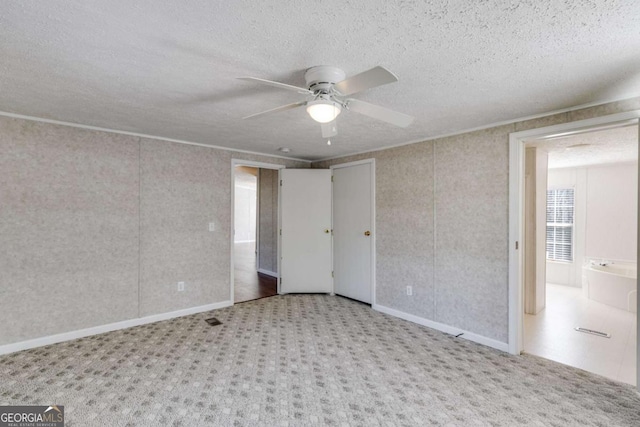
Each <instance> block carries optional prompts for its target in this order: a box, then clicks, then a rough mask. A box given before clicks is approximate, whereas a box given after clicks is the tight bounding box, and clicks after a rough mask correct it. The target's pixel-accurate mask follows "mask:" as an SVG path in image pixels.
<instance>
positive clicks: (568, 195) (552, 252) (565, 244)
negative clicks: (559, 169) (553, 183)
mask: <svg viewBox="0 0 640 427" xmlns="http://www.w3.org/2000/svg"><path fill="white" fill-rule="evenodd" d="M574 211H575V208H574V197H573V188H560V189H555V190H547V259H548V260H551V261H564V262H572V261H573V218H574Z"/></svg>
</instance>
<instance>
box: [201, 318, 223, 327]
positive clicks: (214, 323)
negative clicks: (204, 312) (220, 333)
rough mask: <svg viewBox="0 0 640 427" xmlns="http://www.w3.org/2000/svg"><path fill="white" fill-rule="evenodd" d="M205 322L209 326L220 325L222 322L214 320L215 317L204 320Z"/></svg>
mask: <svg viewBox="0 0 640 427" xmlns="http://www.w3.org/2000/svg"><path fill="white" fill-rule="evenodd" d="M205 322H207V323H208V324H209V325H211V326H218V325H222V322H221V321H219V320H218V319H216V318H215V317H211V318H209V319H205Z"/></svg>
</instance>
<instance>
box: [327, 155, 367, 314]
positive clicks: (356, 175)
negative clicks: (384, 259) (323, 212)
mask: <svg viewBox="0 0 640 427" xmlns="http://www.w3.org/2000/svg"><path fill="white" fill-rule="evenodd" d="M372 168H373V164H371V163H361V164H356V165H352V166H343V165H340V166H337V167H334V169H333V253H334V258H333V269H334V292H335V293H336V294H338V295H343V296H345V297H349V298H353V299H356V300H358V301H362V302H366V303H368V304H371V303H372V300H373V298H372V289H373V286H372V280H371V278H372V272H371V268H372V265H373V260H372V257H373V227H372V225H373V222H372V203H373V182H372V179H371V169H372Z"/></svg>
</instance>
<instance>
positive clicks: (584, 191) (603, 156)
mask: <svg viewBox="0 0 640 427" xmlns="http://www.w3.org/2000/svg"><path fill="white" fill-rule="evenodd" d="M524 147H525V155H524V174H525V179H524V199H523V202H524V203H523V204H524V206H523V211H524V215H523V217H522V220H523V226H524V242H523V243H524V245H523V249H524V263H523V267H524V268H523V276H524V277H523V279H524V280H523V291H524V292H523V293H524V295H523V296H524V304H523V306H524V307H523V308H524V310H523V312H524V328H523V332H524V339H523V350H524V352H526V353H529V354H534V355H537V356H541V357H544V358H547V359H551V360H555V361H557V362H560V363H564V364H567V365H571V366H574V367H577V368H580V369H584V370H586V371H589V372H592V373H596V374H599V375H602V376H605V377H607V378H610V379H613V380H616V381H620V382H625V383H628V384H632V385H636V384H637V380H636V378H637V370H636V360H637V298H638V297H637V274H636V272H637V266H636V260H637V255H638V254H637V245H638V241H637V229H638V210H637V207H638V125H637V121H636V122H632V123H629V122H626V123H621V124H617V125H615V126H611V125H608V126H605V127H604V128H602V127H596V128H593V129H584V130H582V131H580V132H576V133H572V134H570V135H555V136H544V137H536V138H532V139H529V140H526V139H525V140H524Z"/></svg>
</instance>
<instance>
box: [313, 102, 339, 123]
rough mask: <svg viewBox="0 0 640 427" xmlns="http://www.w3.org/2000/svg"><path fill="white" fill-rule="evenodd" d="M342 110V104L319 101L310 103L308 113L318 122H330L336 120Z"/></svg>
mask: <svg viewBox="0 0 640 427" xmlns="http://www.w3.org/2000/svg"><path fill="white" fill-rule="evenodd" d="M341 111H342V108H340V105H338V104H336V103H334V102H323V101H319V102H314V103H309V105H308V106H307V113H309V115H310V116H311V118H312V119H313V120H315V121H316V122H318V123H329V122H331V121H333V120H335V118H336V117H338V114H340V112H341Z"/></svg>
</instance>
